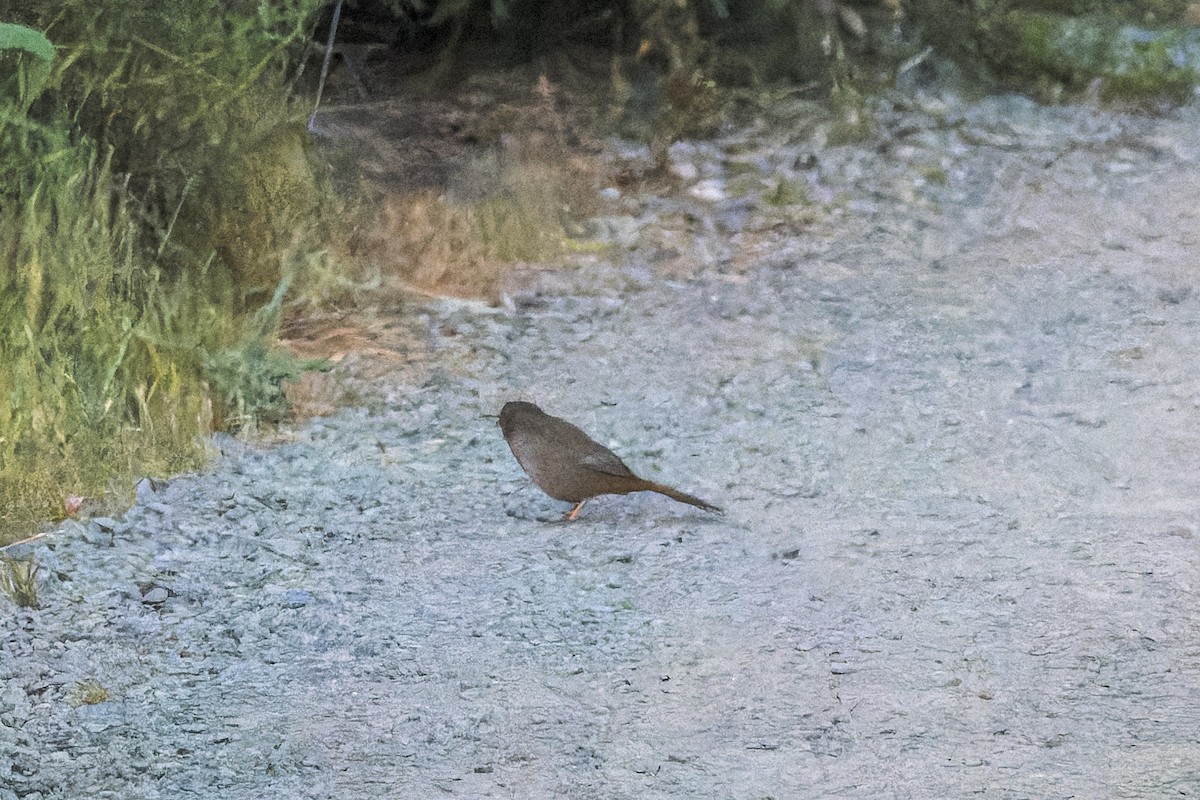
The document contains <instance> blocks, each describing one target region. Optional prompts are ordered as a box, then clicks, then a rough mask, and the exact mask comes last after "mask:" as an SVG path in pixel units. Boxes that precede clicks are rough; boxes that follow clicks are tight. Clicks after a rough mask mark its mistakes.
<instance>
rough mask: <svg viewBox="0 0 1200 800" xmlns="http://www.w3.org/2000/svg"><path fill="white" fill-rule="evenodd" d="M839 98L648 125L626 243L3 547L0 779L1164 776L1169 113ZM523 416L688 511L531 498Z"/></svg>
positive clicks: (1177, 326) (1189, 417)
mask: <svg viewBox="0 0 1200 800" xmlns="http://www.w3.org/2000/svg"><path fill="white" fill-rule="evenodd" d="M880 123H881V130H880V133H879V136H878V138H877V139H876V140H875V141H872V142H869V143H867V144H865V145H864V144H858V145H852V146H846V147H837V148H821V149H820V150H819V152H818V157H817V158H816V159H815V160H814V159H813V158H810V157H809V156H810V155H811V153H812V152H813V150H812V148H811V147H810V142H809V140H807V139H796V137H793V135H792V134H791V133H789V132H788V131H781V130H771V129H767V128H757V129H751V130H747V131H743V132H741V133H738V134H731V135H730V137H729V138H728V139H727V140H725V141H722V142H717V143H712V144H704V145H695V146H680V147H677V148H675V149H674V150H673V151H672V157H673V160H674V163H675V167H676V172H677V174H678V175H680V176H681V178H680V191H678V192H677V193H675V194H672V195H670V196H662V197H657V198H655V197H643V198H636V200H635V206H634V207H631V211H630V213H629V214H627V215H625V216H615V217H614V218H612V219H609V220H606V221H605V220H602V221H600V222H598V223H597V224H598V226H600V229H603V230H609V231H610V232H612V233H611V235H612V236H613V237H614V238H619V237H621V236H629V235H630V234H631V232H632V234H633V235H635V237H641V238H640V239H639V240H638V241H639V242H640V244H638V245H637V246H635V247H630V248H627V249H626V250H624V251H623V252H622V253H621V254H619V255H618V256H617V257H615V258H613V259H612V260H609V261H605V262H597V263H595V264H592V265H590V266H586V267H583V268H580V269H576V270H571V271H565V272H556V273H544V274H541V275H539V276H536V277H535V278H533V279H532V280H531V282H529V283H528V284H526V285H524V286H523V287H521V288H516V289H513V290H512V291H511V292H510V293H509V295H508V296H507V298H506V299H507V302H506V304H505V305H503V306H502V307H500V308H488V307H485V306H483V305H478V304H472V303H466V302H452V301H431V302H429V303H427V304H425V305H423V306H421V307H415V306H413V305H411V303H410V304H397V306H396V307H391V308H386V307H382V308H379V309H376V312H375V313H377V314H378V315H379V316H380V317H381V318H383V319H387V318H389V317H390V318H391V319H392V321H391V323H390V324H388V325H387V326H386V327H385V328H382V329H380V331H379V332H378V336H376V337H375V339H374V341H373V343H372V347H371V348H370V349H367V350H360V351H359V352H357V353H353V354H351V355H349V356H348V357H347V358H345V359H343V360H342V362H341V363H340V364H339V366H338V368H337V370H336V371H335V373H334V378H335V379H336V380H337V381H340V382H341V385H342V386H352V387H356V388H355V391H356V392H357V393H358V394H359V395H360V397H361V401H360V403H359V404H358V405H357V406H356V407H349V408H345V409H343V410H340V411H338V412H337V413H334V414H333V415H331V416H328V417H325V418H320V419H315V420H313V421H311V422H309V423H307V424H304V425H303V426H300V427H298V428H297V429H296V430H294V431H293V432H292V433H291V435H290V437H289V439H288V441H285V442H283V443H281V444H276V445H274V446H269V447H268V446H266V445H265V444H262V443H253V442H246V441H239V440H234V439H229V438H220V439H218V440H216V442H215V444H216V446H217V447H218V448H219V450H220V457H219V458H217V460H216V461H215V463H214V464H213V467H212V469H211V471H209V472H207V473H205V474H201V475H192V476H183V477H179V478H177V479H174V480H172V481H170V482H169V483H165V484H157V485H153V484H151V483H150V482H144V483H143V484H142V486H141V489H140V492H139V500H140V502H139V504H138V505H137V506H136V507H135V508H133V509H132V510H131V511H130V512H129V513H128V514H127V515H126V516H125V517H124V518H122V519H120V520H113V519H93V520H90V521H86V522H68V523H65V524H64V525H63V526H62V527H61V528H60V529H59V530H57V531H55V532H54V533H53V534H52V535H50V536H48V537H45V538H43V539H41V540H39V541H37V542H35V543H33V544H29V545H25V546H23V548H24V549H23V550H22V551H21V552H14V553H13V554H14V555H21V554H22V553H25V552H32V553H33V554H35V555H36V557H37V559H38V561H39V563H40V564H41V566H42V573H41V578H42V582H41V586H40V595H41V599H42V604H43V607H42V608H41V609H40V610H36V611H30V610H14V609H11V608H9V609H6V610H5V619H6V621H7V622H6V624H5V629H4V631H3V637H2V639H0V645H2V648H3V650H2V651H0V656H2V658H0V800H10V799H11V798H80V797H94V798H104V797H111V798H160V797H161V798H179V797H206V798H207V797H212V798H223V800H238V799H239V798H263V797H289V798H290V797H296V798H310V797H311V798H349V797H354V798H431V797H495V798H541V797H547V798H548V797H571V798H585V799H586V798H605V799H608V798H613V799H616V798H644V797H678V798H738V799H739V800H740V799H741V798H745V799H747V800H750V799H752V798H822V797H839V798H844V797H861V798H880V797H898V798H909V797H912V798H932V797H977V796H986V797H990V798H1026V797H1036V798H1058V797H1062V798H1067V797H1075V798H1097V797H1128V798H1148V797H1180V796H1184V797H1190V796H1196V795H1198V794H1200V555H1198V552H1197V550H1198V543H1197V527H1198V524H1200V520H1198V518H1197V513H1198V512H1197V509H1198V500H1197V497H1198V493H1197V487H1198V486H1200V461H1198V460H1197V458H1196V453H1197V452H1200V420H1198V414H1200V376H1198V373H1197V368H1196V353H1197V343H1198V342H1200V295H1198V294H1197V293H1196V292H1195V291H1194V290H1195V288H1196V282H1197V277H1196V276H1197V274H1198V267H1200V261H1198V257H1197V249H1196V245H1197V237H1198V235H1200V234H1198V232H1200V205H1198V204H1197V198H1198V197H1200V172H1198V171H1197V167H1198V161H1197V159H1198V157H1200V124H1198V123H1200V110H1198V109H1196V108H1189V109H1185V110H1184V111H1182V112H1179V113H1177V114H1174V115H1171V116H1168V117H1164V118H1148V117H1137V116H1124V115H1119V114H1115V113H1111V112H1098V111H1094V110H1089V109H1081V108H1075V109H1063V108H1042V107H1038V106H1035V105H1033V104H1031V103H1029V102H1027V101H1024V100H1020V99H1017V98H1012V97H1000V98H993V99H990V100H986V101H980V102H974V103H960V102H951V101H945V100H941V101H939V100H925V101H919V100H910V101H906V102H905V103H903V104H901V103H899V102H897V103H896V104H895V105H891V104H885V109H884V110H883V111H881V113H880ZM794 139H796V140H794ZM613 147H614V151H617V152H618V155H619V154H620V151H621V146H620V145H616V144H614V145H613ZM626 156H628V157H630V158H634V157H636V154H633V153H632V151H630V153H627V154H626ZM747 170H749V171H750V172H751V174H759V175H760V176H761V177H762V178H763V179H764V180H767V179H771V178H772V176H779V175H784V176H790V177H791V178H793V179H795V180H797V181H800V182H802V183H803V184H804V186H805V187H806V188H807V191H808V192H809V193H810V196H811V197H813V198H815V199H816V200H819V201H828V202H829V204H830V207H831V209H832V210H831V211H830V213H829V214H827V215H826V216H825V217H823V219H822V220H820V221H819V222H818V223H816V224H813V225H809V226H805V227H802V226H798V225H794V224H790V223H789V222H788V210H787V209H779V208H776V207H768V205H767V204H765V203H757V202H755V201H754V199H753V197H751V199H749V200H748V199H747V198H746V197H745V196H744V195H743V196H739V197H735V196H734V192H732V191H731V182H732V181H733V176H734V174H735V173H736V174H737V175H738V176H740V179H742V180H744V179H745V178H744V176H745V174H746V171H747ZM755 171H757V173H755ZM606 226H607V227H606ZM647 237H650V238H647ZM648 242H650V243H649V244H648ZM655 243H657V244H655ZM683 262H686V263H689V264H691V265H692V268H691V270H690V273H689V274H688V275H687V276H686V277H674V275H676V274H677V272H676V271H673V270H674V268H672V269H670V270H668V269H665V268H661V265H663V264H678V263H683ZM364 313H366V312H364ZM517 398H521V399H528V400H533V401H535V402H538V403H539V404H540V405H542V406H543V407H544V408H545V409H546V410H547V411H549V412H551V413H554V414H558V415H560V416H564V417H567V418H568V419H571V420H572V421H574V422H575V423H576V424H579V425H580V426H581V427H583V428H584V429H585V430H587V431H589V432H590V433H591V434H592V435H593V436H594V437H596V438H597V439H599V440H600V441H602V442H604V443H605V444H608V445H610V446H612V447H613V449H614V450H616V451H617V452H618V453H619V454H621V455H622V456H623V457H624V458H625V460H626V461H627V462H628V463H629V464H630V465H631V466H632V467H633V468H634V469H635V470H637V471H638V472H639V473H641V474H643V475H645V476H646V477H649V478H653V479H655V480H661V481H664V482H668V483H671V484H673V485H677V486H679V487H680V488H681V489H683V490H685V491H688V492H692V493H695V494H697V495H699V496H701V497H703V498H705V499H707V500H711V501H712V502H714V503H717V504H719V505H722V506H724V507H725V508H726V514H725V515H724V516H723V517H721V516H714V515H709V514H705V513H703V512H700V511H698V510H696V509H693V508H691V507H688V506H684V505H680V504H676V503H673V502H671V501H670V500H668V499H666V498H663V497H660V496H658V495H650V494H644V495H634V496H631V497H627V498H602V499H599V500H597V501H594V502H593V503H591V504H589V505H588V508H587V510H586V511H585V512H584V514H583V516H582V517H581V519H580V520H579V521H578V522H576V523H572V524H562V523H559V522H550V521H547V520H552V519H554V518H556V517H557V516H558V515H559V514H561V513H562V512H563V511H564V510H566V504H562V503H557V502H555V501H552V500H550V499H549V498H547V497H545V496H544V495H542V494H541V493H540V492H538V491H537V490H536V489H534V488H533V487H532V486H531V485H530V483H529V481H528V479H527V478H525V476H524V475H523V474H522V473H521V472H520V470H519V468H518V467H517V465H516V463H515V461H514V460H513V458H512V457H511V455H510V454H509V452H508V451H507V448H506V446H505V444H504V441H503V439H502V438H501V437H500V435H499V431H498V430H497V428H496V425H495V419H494V418H489V417H488V416H486V415H488V414H492V415H494V414H496V413H497V411H498V410H499V407H500V405H501V404H502V403H503V402H504V401H505V400H509V399H517ZM86 681H95V682H96V683H97V684H99V685H100V686H102V687H103V688H104V689H105V690H107V693H108V699H107V700H106V701H105V702H99V703H95V704H87V703H84V702H82V693H83V690H84V687H85V686H86V684H85V683H83V682H86Z"/></svg>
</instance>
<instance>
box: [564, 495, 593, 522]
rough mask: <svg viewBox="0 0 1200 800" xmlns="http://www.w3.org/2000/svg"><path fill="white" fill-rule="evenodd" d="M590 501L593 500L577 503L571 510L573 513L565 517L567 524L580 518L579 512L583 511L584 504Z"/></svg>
mask: <svg viewBox="0 0 1200 800" xmlns="http://www.w3.org/2000/svg"><path fill="white" fill-rule="evenodd" d="M588 500H591V498H590V497H588V498H585V499H583V500H580V501H579V502H578V503H576V504H575V507H574V508H572V509H571V513H569V514H567V515H566V516H565V517H563V519H565V520H566V521H567V522H574V521H575V518H576V517H578V516H579V512H580V511H583V505H584V503H586V502H587V501H588Z"/></svg>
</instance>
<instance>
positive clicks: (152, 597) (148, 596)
mask: <svg viewBox="0 0 1200 800" xmlns="http://www.w3.org/2000/svg"><path fill="white" fill-rule="evenodd" d="M170 596H171V593H170V592H168V591H167V590H166V589H164V588H163V587H161V586H155V587H154V588H152V589H150V590H149V591H147V592H144V593H143V594H142V602H143V603H145V604H146V605H148V606H157V605H161V604H163V603H165V602H167V598H168V597H170Z"/></svg>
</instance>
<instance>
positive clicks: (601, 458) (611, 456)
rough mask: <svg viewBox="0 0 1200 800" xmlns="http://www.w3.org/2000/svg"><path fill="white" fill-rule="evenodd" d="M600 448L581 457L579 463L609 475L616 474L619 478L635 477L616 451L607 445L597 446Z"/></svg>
mask: <svg viewBox="0 0 1200 800" xmlns="http://www.w3.org/2000/svg"><path fill="white" fill-rule="evenodd" d="M597 447H598V449H595V450H592V451H591V452H589V453H587V454H586V455H584V456H583V457H582V458H580V459H579V463H581V464H583V466H585V467H587V468H588V469H594V470H596V471H597V472H603V473H606V474H608V475H616V476H617V477H619V478H632V477H635V476H634V474H633V472H632V471H631V470H630V469H629V467H627V466H625V462H624V461H622V460H621V459H619V458H617V455H616V453H614V452H613V451H611V450H609V449H608V448H606V447H601V446H599V445H598V446H597Z"/></svg>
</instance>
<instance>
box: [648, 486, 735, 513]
mask: <svg viewBox="0 0 1200 800" xmlns="http://www.w3.org/2000/svg"><path fill="white" fill-rule="evenodd" d="M646 483H648V484H649V486H647V487H646V488H647V489H649V490H650V491H652V492H658V493H659V494H665V495H666V496H667V497H669V498H671V499H672V500H678V501H679V502H681V503H687V504H688V505H689V506H695V507H696V508H702V509H704V510H705V511H715V512H717V513H718V514H721V513H724V512H723V511H721V508H720V507H719V506H714V505H713V504H712V503H706V502H705V501H703V500H701V499H700V498H699V497H693V496H692V495H690V494H685V493H684V492H681V491H679V490H678V489H672V488H671V487H670V486H667V485H665V484H662V483H654V482H653V481H646Z"/></svg>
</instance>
